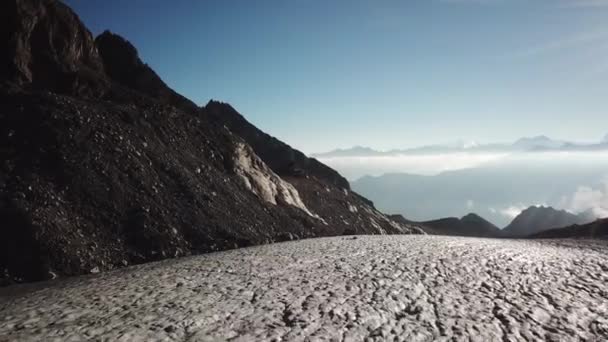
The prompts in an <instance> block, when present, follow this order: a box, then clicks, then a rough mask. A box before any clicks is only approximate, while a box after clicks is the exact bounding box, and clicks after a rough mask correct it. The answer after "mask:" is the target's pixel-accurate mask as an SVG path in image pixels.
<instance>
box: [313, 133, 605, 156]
mask: <svg viewBox="0 0 608 342" xmlns="http://www.w3.org/2000/svg"><path fill="white" fill-rule="evenodd" d="M598 150H608V134H607V135H606V136H605V137H604V138H603V139H602V140H600V141H598V142H596V143H586V144H585V143H575V142H570V141H565V140H555V139H551V138H549V137H547V136H545V135H539V136H535V137H524V138H520V139H518V140H516V141H514V142H513V143H489V144H478V143H476V142H474V141H458V142H455V143H451V144H438V145H427V146H420V147H414V148H408V149H395V150H389V151H378V150H374V149H373V148H370V147H363V146H355V147H352V148H347V149H336V150H333V151H329V152H323V153H316V154H312V155H311V156H312V157H315V158H337V157H371V156H392V155H410V154H412V155H416V154H439V153H453V152H472V153H475V152H477V153H483V152H488V153H489V152H542V151H598Z"/></svg>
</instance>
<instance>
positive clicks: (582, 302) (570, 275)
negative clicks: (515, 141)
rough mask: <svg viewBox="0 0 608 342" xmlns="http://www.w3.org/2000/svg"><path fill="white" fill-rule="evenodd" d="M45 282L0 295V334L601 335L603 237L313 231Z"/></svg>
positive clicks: (606, 257)
mask: <svg viewBox="0 0 608 342" xmlns="http://www.w3.org/2000/svg"><path fill="white" fill-rule="evenodd" d="M50 284H51V285H50V286H48V287H46V288H44V289H39V290H37V291H34V292H27V293H21V294H18V295H17V294H14V293H13V294H12V295H11V296H10V297H7V296H6V295H5V297H0V341H28V340H31V341H53V340H57V341H68V340H74V341H80V340H86V339H91V340H100V341H101V340H108V341H146V340H155V341H156V340H165V341H212V340H226V339H230V340H234V341H254V340H276V341H287V340H289V341H304V340H307V338H308V340H310V341H316V340H333V341H361V340H366V339H367V340H377V341H384V340H391V341H392V340H397V341H432V340H437V341H579V340H585V341H594V340H596V341H605V340H606V339H607V338H608V299H607V298H608V246H607V245H606V242H594V241H517V240H492V239H475V238H454V237H441V236H420V235H410V236H358V237H337V238H323V239H311V240H304V241H296V242H286V243H279V244H274V245H266V246H259V247H252V248H245V249H239V250H232V251H227V252H219V253H213V254H207V255H202V256H196V257H189V258H183V259H179V260H169V261H163V262H159V263H152V264H146V265H141V266H136V267H130V268H126V269H122V270H118V271H116V272H109V273H102V274H97V275H92V276H86V277H78V278H72V279H68V280H65V281H60V282H55V283H50ZM6 290H9V289H5V290H4V292H6ZM13 292H14V291H13ZM0 294H1V292H0Z"/></svg>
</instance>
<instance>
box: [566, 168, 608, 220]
mask: <svg viewBox="0 0 608 342" xmlns="http://www.w3.org/2000/svg"><path fill="white" fill-rule="evenodd" d="M561 204H562V205H563V206H564V208H566V210H568V211H571V212H574V213H582V212H586V211H588V212H591V213H592V214H593V215H594V216H595V217H596V218H605V217H608V176H606V177H604V178H603V179H602V181H601V183H600V186H599V187H596V188H592V187H589V186H579V187H578V189H577V190H576V192H575V193H574V194H573V195H572V196H571V197H570V198H564V199H562V203H561Z"/></svg>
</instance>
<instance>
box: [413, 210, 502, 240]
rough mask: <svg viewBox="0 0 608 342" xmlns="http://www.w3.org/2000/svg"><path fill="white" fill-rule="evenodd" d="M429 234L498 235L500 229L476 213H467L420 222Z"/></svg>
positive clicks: (499, 234)
mask: <svg viewBox="0 0 608 342" xmlns="http://www.w3.org/2000/svg"><path fill="white" fill-rule="evenodd" d="M420 225H421V226H422V227H423V229H425V231H426V232H427V233H429V234H437V235H454V236H477V237H499V236H501V231H500V229H499V228H498V227H496V226H495V225H494V224H492V223H490V222H488V221H487V220H485V219H484V218H482V217H480V216H479V215H476V214H473V213H471V214H468V215H465V216H463V217H462V218H460V219H459V218H456V217H448V218H443V219H438V220H432V221H425V222H420Z"/></svg>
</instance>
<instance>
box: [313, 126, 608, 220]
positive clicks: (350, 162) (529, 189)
mask: <svg viewBox="0 0 608 342" xmlns="http://www.w3.org/2000/svg"><path fill="white" fill-rule="evenodd" d="M315 156H316V158H318V159H319V160H320V161H322V162H323V163H326V164H328V165H330V166H332V167H333V168H335V169H336V170H338V171H339V172H340V173H342V174H343V175H345V176H346V177H347V178H349V180H351V182H352V186H353V189H355V190H356V191H358V192H360V193H361V194H363V195H364V196H367V197H369V198H370V199H371V200H372V201H374V203H375V204H376V205H377V206H378V207H379V208H381V209H382V210H384V211H386V212H389V213H399V214H402V215H404V216H405V217H407V218H408V219H411V220H415V221H426V220H432V219H436V218H440V217H448V216H455V217H461V216H464V215H466V214H467V213H470V212H475V213H477V214H479V215H481V216H482V217H484V218H486V219H488V220H490V221H491V222H493V223H494V224H496V225H497V226H499V227H501V228H502V227H504V226H506V225H507V224H508V223H509V222H511V220H512V219H513V218H515V217H516V216H517V215H518V214H519V213H520V212H521V211H523V210H524V209H526V208H527V207H529V206H534V205H543V206H551V207H554V208H556V209H564V210H567V211H570V212H572V213H575V214H579V213H583V212H588V213H591V214H592V215H593V217H597V218H602V217H607V216H608V144H607V143H606V140H603V139H602V140H598V141H597V142H596V143H587V144H577V143H572V142H567V141H561V140H553V139H550V138H547V137H544V136H538V137H533V138H522V139H518V140H517V141H515V142H514V143H511V144H498V143H496V144H472V143H468V144H463V143H454V144H445V145H433V146H425V147H420V148H411V149H404V150H393V151H387V152H381V151H375V150H373V149H370V148H361V147H357V148H353V149H347V150H336V151H332V152H328V153H321V154H316V155H315Z"/></svg>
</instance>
